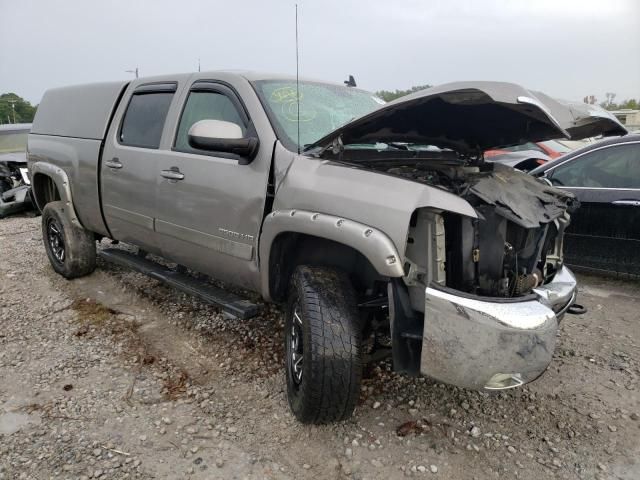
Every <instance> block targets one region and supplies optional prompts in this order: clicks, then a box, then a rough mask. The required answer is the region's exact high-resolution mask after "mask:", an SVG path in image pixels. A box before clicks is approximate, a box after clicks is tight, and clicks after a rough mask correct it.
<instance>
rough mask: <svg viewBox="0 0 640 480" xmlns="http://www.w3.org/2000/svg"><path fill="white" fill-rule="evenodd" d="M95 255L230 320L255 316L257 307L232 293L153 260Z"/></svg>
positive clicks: (110, 252) (118, 253)
mask: <svg viewBox="0 0 640 480" xmlns="http://www.w3.org/2000/svg"><path fill="white" fill-rule="evenodd" d="M98 255H100V256H101V257H102V258H104V259H105V260H107V261H109V262H112V263H115V264H117V265H120V266H123V267H129V268H131V269H133V270H136V271H138V272H140V273H144V274H145V275H148V276H149V277H151V278H154V279H156V280H159V281H161V282H164V283H166V284H167V285H170V286H171V287H174V288H176V289H178V290H180V291H181V292H185V293H188V294H190V295H193V296H195V297H198V298H200V299H201V300H204V301H205V302H207V303H210V304H212V305H215V306H217V307H220V308H221V309H222V310H223V311H224V312H225V313H227V314H229V315H231V316H233V317H236V318H241V319H245V318H251V317H254V316H255V315H257V314H258V311H259V308H258V305H256V304H255V303H251V302H250V301H249V300H245V299H243V298H240V297H238V296H237V295H234V294H233V293H231V292H227V291H226V290H223V289H221V288H218V287H216V286H214V285H211V284H210V283H208V282H205V281H203V280H198V279H197V278H193V277H191V276H189V275H187V274H186V273H182V272H179V271H175V270H171V269H170V268H168V267H165V266H164V265H160V264H159V263H156V262H154V261H152V260H147V259H146V258H144V257H141V256H138V255H136V254H134V253H129V252H126V251H124V250H119V249H116V248H106V249H104V250H99V251H98Z"/></svg>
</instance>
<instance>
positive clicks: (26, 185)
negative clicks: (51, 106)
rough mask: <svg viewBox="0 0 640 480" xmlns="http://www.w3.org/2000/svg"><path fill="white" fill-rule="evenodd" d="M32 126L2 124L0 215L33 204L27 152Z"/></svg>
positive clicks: (9, 213)
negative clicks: (28, 137)
mask: <svg viewBox="0 0 640 480" xmlns="http://www.w3.org/2000/svg"><path fill="white" fill-rule="evenodd" d="M30 128H31V125H30V124H9V125H0V218H3V217H6V216H8V215H12V214H14V213H18V212H22V211H24V210H30V209H32V208H33V202H32V201H31V182H30V180H29V172H28V169H27V156H26V154H25V150H26V146H27V134H28V133H29V130H30Z"/></svg>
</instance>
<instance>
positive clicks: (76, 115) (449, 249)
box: [29, 72, 625, 423]
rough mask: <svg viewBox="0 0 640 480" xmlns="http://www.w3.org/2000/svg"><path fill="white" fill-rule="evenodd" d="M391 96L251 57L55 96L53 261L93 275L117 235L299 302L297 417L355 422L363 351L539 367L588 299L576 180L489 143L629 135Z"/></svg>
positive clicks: (45, 187) (499, 96)
mask: <svg viewBox="0 0 640 480" xmlns="http://www.w3.org/2000/svg"><path fill="white" fill-rule="evenodd" d="M383 103H384V102H382V101H380V99H378V98H377V97H375V96H374V95H373V94H371V93H369V92H365V91H363V90H359V89H357V88H353V87H349V86H345V85H334V84H328V83H323V82H317V81H305V80H303V81H301V82H300V83H299V84H298V83H297V82H296V79H295V78H288V77H282V76H278V75H275V76H274V75H265V74H256V73H237V72H202V73H195V74H183V75H167V76H161V77H156V78H142V79H138V80H135V81H132V82H130V83H127V82H116V83H101V84H93V85H81V86H76V87H68V88H59V89H54V90H49V91H48V92H47V93H46V94H45V96H44V98H43V99H42V102H41V103H40V106H39V108H38V112H37V114H36V118H35V121H34V127H33V130H32V132H31V134H30V135H29V170H30V172H31V174H32V179H33V187H34V197H35V199H36V202H37V204H38V207H39V208H40V209H41V210H42V212H43V213H42V229H43V240H44V244H45V250H46V252H47V255H48V257H49V260H50V262H51V265H52V267H53V269H54V270H55V271H56V272H58V273H59V274H61V275H62V276H64V277H66V278H74V277H79V276H82V275H87V274H89V273H91V272H92V271H93V270H94V268H95V266H96V239H102V238H103V237H106V238H111V239H113V240H117V241H122V242H127V243H130V244H133V245H136V246H137V247H138V248H139V251H138V252H139V255H134V254H131V253H127V251H125V250H122V249H116V248H108V249H106V250H102V251H101V255H103V256H104V257H105V258H107V259H109V260H112V261H114V262H118V263H120V264H122V265H127V266H129V267H131V268H135V269H137V270H139V271H142V272H144V273H146V274H149V275H151V276H152V277H153V278H155V279H158V280H161V281H164V282H166V283H168V284H170V285H172V286H174V287H176V288H179V289H181V290H183V291H186V292H188V293H191V294H195V295H198V296H200V297H202V298H204V299H205V300H207V301H210V302H213V303H216V304H218V305H220V306H221V307H222V308H223V309H224V310H225V311H226V312H228V313H230V314H233V315H235V316H237V317H240V318H246V317H248V316H251V315H254V314H255V313H256V312H257V306H256V305H254V304H252V303H251V302H249V301H247V300H244V299H241V298H238V297H237V296H235V295H233V294H231V293H229V292H227V291H223V290H220V289H219V288H214V287H213V286H212V285H211V284H210V283H208V282H206V281H203V280H202V279H199V278H196V277H194V276H190V275H188V274H187V269H191V270H194V271H198V272H201V273H204V274H207V275H210V276H212V277H214V278H216V279H219V280H222V281H224V282H227V283H229V284H234V285H237V286H240V287H244V288H246V289H250V290H254V291H257V292H260V293H261V294H262V297H263V298H264V299H265V300H266V301H273V302H280V303H283V304H284V305H286V311H285V329H284V347H285V352H286V362H285V364H286V383H287V394H288V399H289V404H290V406H291V409H292V410H293V413H294V414H295V416H296V417H297V418H298V419H299V420H301V421H303V422H309V423H324V422H330V421H334V420H340V419H344V418H347V417H348V416H350V415H351V412H352V411H353V408H354V406H355V404H356V402H357V400H358V397H359V395H360V379H361V374H362V366H363V363H364V362H365V361H369V360H371V359H375V358H380V357H381V356H384V355H388V356H391V357H392V358H393V366H394V369H395V370H396V371H400V372H405V373H409V374H413V375H418V374H423V375H428V376H431V377H433V378H435V379H437V380H440V381H442V382H446V383H451V384H455V385H458V386H460V387H465V388H472V389H478V390H501V389H507V388H513V387H518V386H520V385H523V384H525V383H528V382H531V381H533V380H534V379H536V378H537V377H539V376H540V375H541V374H542V373H543V372H544V371H545V370H546V368H547V366H548V365H549V362H550V361H551V359H552V356H553V351H554V348H555V342H556V335H557V326H558V319H560V318H562V316H563V315H564V314H565V313H566V312H567V311H570V308H571V306H572V304H573V303H574V301H575V299H576V281H575V278H574V276H573V274H572V273H571V271H570V270H569V269H567V268H566V267H565V266H564V263H563V257H562V239H563V232H564V228H565V226H566V225H567V224H568V223H569V210H570V208H571V206H572V204H573V195H571V194H569V193H567V192H566V191H563V190H561V189H556V188H553V187H549V186H548V185H547V184H546V183H545V182H541V181H538V180H536V179H534V178H533V177H531V176H530V175H527V174H525V173H523V172H519V171H517V170H514V169H512V168H510V167H507V166H505V165H500V164H496V163H485V162H484V157H483V155H482V152H484V151H486V150H488V149H490V148H492V147H495V146H497V145H511V144H514V143H518V142H520V141H522V139H525V140H530V141H543V140H547V139H552V138H557V137H558V136H562V135H565V136H569V135H574V136H576V137H578V138H579V137H580V136H581V135H582V133H583V132H582V130H580V129H578V130H576V127H577V126H579V127H581V128H586V129H587V130H589V131H604V132H617V131H622V132H624V131H625V130H624V128H623V127H622V126H621V125H620V124H619V122H618V121H617V120H616V119H615V118H614V119H613V120H612V119H610V118H608V117H606V116H604V117H603V116H600V115H598V114H593V113H592V112H589V113H588V114H587V115H585V114H584V112H581V111H578V110H573V109H569V108H568V107H565V106H562V105H560V104H557V103H556V102H554V101H552V100H546V99H544V100H542V99H540V98H538V94H534V93H532V92H530V91H527V90H525V89H524V88H522V87H520V86H518V85H513V84H508V83H500V82H459V83H452V84H447V85H442V86H439V87H434V88H431V89H428V90H423V91H420V92H417V93H414V94H411V95H407V96H405V97H402V98H401V99H398V100H396V101H394V102H391V103H388V104H384V105H383ZM551 110H554V113H553V114H551V113H549V112H550V111H551ZM425 146H433V147H437V148H436V149H432V148H426V147H425ZM147 252H151V253H154V254H156V255H159V256H162V257H164V258H165V259H167V260H168V261H169V262H173V263H177V264H178V267H176V269H175V270H174V269H169V268H168V267H167V266H166V265H161V264H159V263H154V262H151V261H150V260H148V259H147V258H146V253H147Z"/></svg>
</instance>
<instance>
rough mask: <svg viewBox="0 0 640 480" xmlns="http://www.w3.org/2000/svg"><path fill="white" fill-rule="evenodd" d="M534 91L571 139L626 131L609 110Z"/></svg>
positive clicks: (622, 133)
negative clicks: (557, 98)
mask: <svg viewBox="0 0 640 480" xmlns="http://www.w3.org/2000/svg"><path fill="white" fill-rule="evenodd" d="M534 93H535V95H536V97H538V98H539V99H540V100H541V101H542V102H543V103H544V104H545V106H546V107H547V108H548V109H549V111H550V112H551V114H552V115H553V116H554V118H555V119H556V120H557V121H558V122H559V123H560V125H562V126H563V127H564V129H565V130H566V131H567V132H568V133H569V135H570V137H571V140H581V139H583V138H588V137H597V136H598V135H603V136H605V137H609V136H614V135H626V134H627V133H628V132H627V129H626V128H625V127H624V125H622V124H621V123H620V121H619V120H618V119H617V118H616V117H615V116H614V115H613V114H612V113H611V112H608V111H606V110H605V109H604V108H602V107H600V106H598V105H589V104H588V103H580V102H569V101H566V100H555V99H553V98H551V97H549V96H547V95H545V94H544V93H542V92H534Z"/></svg>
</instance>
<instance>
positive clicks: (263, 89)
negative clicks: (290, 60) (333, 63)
mask: <svg viewBox="0 0 640 480" xmlns="http://www.w3.org/2000/svg"><path fill="white" fill-rule="evenodd" d="M256 86H257V89H258V94H259V95H260V96H261V97H262V100H263V103H264V104H265V105H266V106H267V108H268V109H269V110H270V113H271V118H272V121H274V120H275V122H276V123H277V125H276V128H277V130H279V132H278V133H279V136H280V137H281V140H282V141H283V143H285V145H286V146H287V147H288V148H290V149H293V150H295V149H296V148H297V137H298V127H297V122H298V115H297V113H298V112H297V102H296V82H295V80H285V81H281V80H277V81H261V82H256ZM299 92H300V147H301V148H304V147H305V146H307V145H310V144H312V143H315V142H317V141H318V140H320V139H321V138H322V137H324V136H325V135H327V134H328V133H330V132H332V131H333V130H335V129H336V128H339V127H341V126H342V125H344V124H345V123H348V122H350V121H351V120H353V119H354V118H357V117H361V116H362V115H366V114H367V113H369V112H371V111H373V110H375V109H376V108H379V107H380V106H381V105H384V103H385V102H384V101H383V100H382V99H380V98H378V97H376V96H375V95H373V94H372V93H369V92H365V91H364V90H359V89H356V88H352V87H343V86H340V85H330V84H323V83H314V82H300V85H299Z"/></svg>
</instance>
